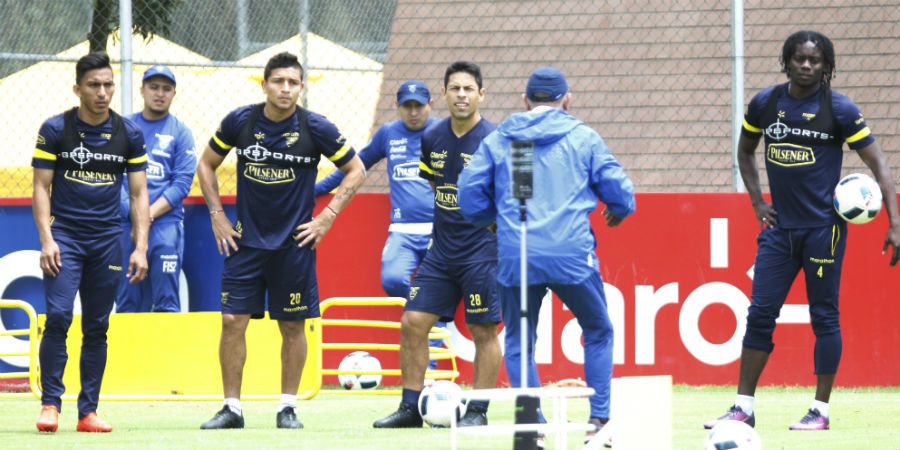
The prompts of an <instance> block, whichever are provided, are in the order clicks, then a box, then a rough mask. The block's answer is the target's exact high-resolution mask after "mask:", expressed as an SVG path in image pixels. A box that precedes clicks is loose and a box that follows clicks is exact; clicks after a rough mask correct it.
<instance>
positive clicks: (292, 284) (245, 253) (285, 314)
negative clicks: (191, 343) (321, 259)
mask: <svg viewBox="0 0 900 450" xmlns="http://www.w3.org/2000/svg"><path fill="white" fill-rule="evenodd" d="M267 293H268V307H269V308H268V311H269V317H270V318H272V319H275V320H303V319H307V318H314V317H319V285H318V282H317V280H316V253H315V251H313V250H310V249H309V247H303V248H298V247H297V246H296V245H289V246H287V247H285V248H281V249H277V250H263V249H258V248H251V247H241V248H240V250H238V251H237V252H235V253H232V254H231V256H229V257H227V258H225V271H224V273H223V274H222V297H221V300H222V313H224V314H250V316H251V317H252V318H254V319H259V318H262V317H263V316H264V315H265V311H266V300H267V299H266V294H267Z"/></svg>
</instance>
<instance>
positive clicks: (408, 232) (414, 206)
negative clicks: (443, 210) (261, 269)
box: [316, 80, 446, 368]
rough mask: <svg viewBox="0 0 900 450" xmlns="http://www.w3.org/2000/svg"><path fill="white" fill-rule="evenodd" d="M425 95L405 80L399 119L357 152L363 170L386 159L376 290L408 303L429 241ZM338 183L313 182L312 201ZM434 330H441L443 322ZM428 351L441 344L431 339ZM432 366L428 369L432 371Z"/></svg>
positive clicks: (336, 177)
mask: <svg viewBox="0 0 900 450" xmlns="http://www.w3.org/2000/svg"><path fill="white" fill-rule="evenodd" d="M431 104H432V101H431V93H430V92H429V91H428V87H427V86H425V83H423V82H421V81H418V80H409V81H406V82H404V83H403V84H401V85H400V88H399V89H397V104H396V107H397V111H398V113H399V114H400V120H396V121H393V122H391V123H388V124H386V125H384V126H383V127H381V128H379V129H378V131H376V132H375V136H373V137H372V142H370V143H369V145H368V146H367V147H366V148H364V149H362V150H360V151H359V158H360V159H361V160H362V162H363V164H364V165H365V166H366V169H367V170H368V169H369V168H371V167H372V166H374V165H375V164H376V163H378V161H381V160H382V159H385V158H387V173H388V180H389V183H390V191H391V225H390V227H389V228H388V238H387V241H386V242H385V243H384V250H383V251H382V253H381V287H382V288H383V289H384V292H386V293H387V295H389V296H391V297H403V298H409V283H410V279H411V278H412V275H413V272H415V270H416V268H418V267H419V263H421V262H422V259H423V258H424V257H425V251H426V250H428V242H429V241H430V240H431V226H432V225H431V221H432V218H433V214H434V199H433V197H434V193H433V192H432V190H431V186H429V184H428V182H427V181H425V180H424V179H422V178H421V177H419V160H420V158H421V156H422V135H423V134H424V133H425V130H426V129H427V128H428V127H430V126H433V125H434V124H435V123H437V122H438V121H437V120H436V119H433V118H431V117H429V116H430V114H431V106H432V105H431ZM342 179H344V174H343V172H341V171H335V172H334V173H332V174H331V175H328V176H327V177H325V178H324V179H322V180H321V181H319V182H318V183H316V196H317V197H318V196H320V195H325V194H327V193H329V192H331V190H332V189H334V188H335V187H337V185H338V183H340V181H341V180H342ZM437 326H439V327H444V326H446V324H445V323H444V322H438V323H437ZM430 345H431V346H439V345H441V340H440V339H436V340H432V341H431V343H430ZM436 362H437V361H432V362H431V365H432V368H434V367H436V366H435V363H436Z"/></svg>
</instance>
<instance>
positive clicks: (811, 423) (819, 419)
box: [788, 409, 829, 431]
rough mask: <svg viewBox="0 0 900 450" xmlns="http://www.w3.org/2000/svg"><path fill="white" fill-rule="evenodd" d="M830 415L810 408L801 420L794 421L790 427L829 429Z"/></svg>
mask: <svg viewBox="0 0 900 450" xmlns="http://www.w3.org/2000/svg"><path fill="white" fill-rule="evenodd" d="M828 423H829V422H828V417H825V416H823V415H822V414H821V413H819V410H818V409H810V410H809V411H808V412H807V413H806V415H805V416H803V418H802V419H800V421H799V422H794V423H793V424H791V426H790V427H788V429H789V430H795V431H824V430H827V429H828Z"/></svg>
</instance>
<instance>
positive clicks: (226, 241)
mask: <svg viewBox="0 0 900 450" xmlns="http://www.w3.org/2000/svg"><path fill="white" fill-rule="evenodd" d="M209 221H210V222H212V230H213V236H214V237H215V238H216V249H218V250H219V254H220V255H225V256H231V253H232V252H236V251H238V245H237V241H238V240H240V239H241V233H238V232H237V231H235V230H234V224H233V223H231V219H229V218H228V216H226V215H225V214H224V213H220V214H216V215H213V216H210V217H209Z"/></svg>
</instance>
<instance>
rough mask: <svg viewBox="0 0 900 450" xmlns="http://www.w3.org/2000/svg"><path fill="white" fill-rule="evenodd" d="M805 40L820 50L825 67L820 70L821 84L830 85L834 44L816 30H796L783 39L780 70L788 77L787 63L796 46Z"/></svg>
mask: <svg viewBox="0 0 900 450" xmlns="http://www.w3.org/2000/svg"><path fill="white" fill-rule="evenodd" d="M806 42H812V43H813V44H815V46H816V48H817V49H819V50H821V51H822V57H823V58H824V59H825V69H824V70H823V71H822V84H824V85H831V79H832V78H834V73H835V64H834V45H832V43H831V40H830V39H828V37H826V36H825V35H824V34H822V33H819V32H817V31H798V32H796V33H794V34H792V35H790V36H788V38H787V39H786V40H785V41H784V47H783V48H782V49H781V60H780V61H779V62H780V63H781V71H782V72H784V74H785V75H787V76H788V77H790V75H791V74H790V69H789V68H788V64H789V63H790V61H791V58H793V57H794V53H796V52H797V46H798V45H800V44H804V43H806Z"/></svg>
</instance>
